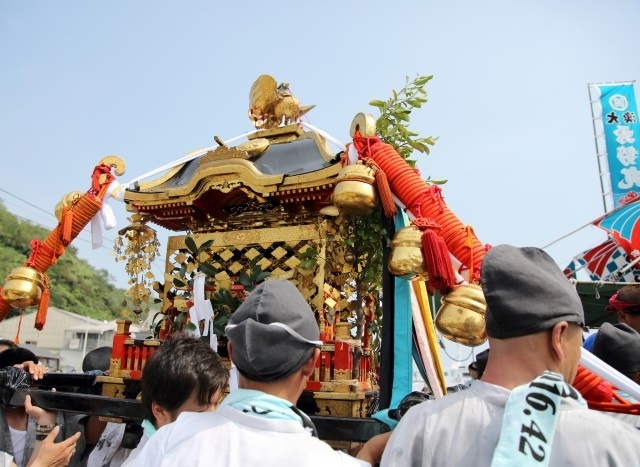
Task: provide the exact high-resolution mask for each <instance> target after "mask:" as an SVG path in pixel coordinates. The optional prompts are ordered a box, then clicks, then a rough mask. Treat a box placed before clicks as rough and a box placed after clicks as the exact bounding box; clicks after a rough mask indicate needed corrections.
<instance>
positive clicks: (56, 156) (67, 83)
mask: <svg viewBox="0 0 640 467" xmlns="http://www.w3.org/2000/svg"><path fill="white" fill-rule="evenodd" d="M638 24H640V3H638V2H637V1H633V0H610V1H606V2H605V1H594V0H583V1H578V0H565V1H563V2H557V1H551V0H540V1H528V2H513V1H507V0H504V1H499V0H488V1H484V2H476V1H471V0H462V1H457V2H453V1H448V2H445V1H440V2H433V1H396V2H384V3H382V2H375V1H367V2H365V1H347V2H337V1H333V0H329V1H325V2H315V3H313V4H311V3H310V2H295V3H290V4H282V3H280V4H278V3H266V2H242V1H239V2H224V3H220V2H211V1H194V0H187V1H182V2H168V1H147V0H139V1H136V2H129V1H118V0H116V1H110V2H64V1H59V2H45V1H32V2H1V3H0V63H1V64H2V67H1V68H0V156H1V158H2V159H1V160H2V162H3V168H2V170H1V171H0V188H1V189H2V190H3V191H2V192H0V197H1V198H2V199H3V200H4V202H5V205H6V206H7V207H8V208H9V209H10V210H11V211H13V212H16V213H17V214H19V215H21V216H22V217H25V218H27V219H31V220H33V221H34V222H38V223H41V224H44V225H46V226H49V227H52V226H53V225H54V222H55V221H54V218H53V217H52V216H50V215H47V214H45V213H44V212H42V211H40V210H39V209H35V208H33V207H31V206H29V205H27V204H25V203H23V202H22V201H19V200H18V199H17V198H15V196H17V197H19V198H22V199H24V200H26V201H28V202H29V203H31V204H34V205H36V206H38V207H40V208H42V209H44V210H45V211H47V212H53V208H54V206H55V204H56V203H57V202H58V201H59V200H60V199H61V198H62V196H63V195H64V194H66V193H68V192H70V191H74V190H78V191H86V189H88V188H89V184H90V179H89V177H90V174H91V171H92V169H93V167H94V165H95V164H96V163H97V162H98V161H99V160H100V159H101V158H102V157H104V156H106V155H109V154H117V155H119V156H120V157H122V158H123V159H124V160H125V161H126V162H127V164H128V168H127V173H126V174H125V175H124V176H123V177H121V178H120V181H121V182H125V181H128V180H130V179H133V178H135V177H137V176H139V175H141V174H143V173H145V172H147V171H149V170H151V169H153V168H155V167H158V166H160V165H162V164H165V163H167V162H170V161H173V160H175V159H178V158H179V157H181V156H183V155H185V154H186V153H188V152H190V151H192V150H194V149H197V148H202V147H207V146H211V145H212V144H214V141H213V136H214V135H218V136H220V137H221V138H222V139H223V140H226V139H229V138H231V137H233V136H236V135H239V134H241V133H244V132H246V131H248V130H250V129H251V128H252V127H251V123H250V121H249V120H248V118H247V108H248V93H249V88H250V87H251V84H252V83H253V81H254V80H255V79H256V78H257V76H259V75H260V74H263V73H268V74H271V75H273V76H274V77H275V78H276V79H277V80H278V81H287V82H289V83H290V84H291V90H292V91H293V92H294V94H295V95H296V96H297V97H298V98H299V99H300V100H301V101H302V103H303V104H316V108H315V109H314V110H312V111H311V112H310V113H309V114H308V120H309V122H310V123H311V124H313V125H315V126H317V127H319V128H322V129H324V130H325V131H327V132H328V133H329V134H331V135H333V136H334V137H336V138H338V139H340V140H342V141H345V142H346V141H347V140H348V136H349V125H350V123H351V120H352V118H353V117H354V115H355V114H356V113H358V112H361V111H365V112H371V113H374V112H375V109H373V108H371V107H369V106H368V102H369V101H370V100H372V99H385V98H387V97H388V96H389V95H390V93H391V89H393V88H396V89H398V88H400V87H401V86H402V85H403V84H404V79H405V76H406V75H409V76H415V75H416V74H429V75H434V79H433V80H432V81H431V82H430V83H429V84H428V87H427V89H428V92H429V102H428V103H427V104H426V105H425V106H424V107H423V108H422V109H420V110H418V111H416V112H415V113H414V114H413V115H412V128H413V129H414V130H416V131H419V132H420V133H421V135H422V136H429V135H432V136H437V137H439V139H438V142H437V144H436V146H435V147H434V148H433V151H432V153H431V155H429V156H421V157H420V158H419V163H418V166H419V168H420V170H421V173H422V174H423V175H424V177H425V178H426V177H427V176H429V175H430V176H432V177H434V178H446V179H448V180H449V182H448V183H447V184H446V185H445V186H444V187H443V189H444V196H445V199H446V201H447V203H448V205H449V207H450V208H451V209H452V210H453V212H454V213H456V215H457V216H458V217H459V218H460V219H461V220H462V221H463V222H464V223H465V224H469V225H472V226H473V227H474V229H475V232H476V234H477V235H478V237H479V238H480V240H481V241H482V242H483V243H489V244H493V245H496V244H500V243H511V244H515V245H518V246H529V245H533V246H543V245H546V244H548V243H550V242H552V241H553V240H555V239H557V238H559V237H561V236H563V235H564V234H566V233H568V232H571V231H573V230H574V229H576V228H578V227H580V226H582V225H584V224H586V223H587V222H589V221H590V220H592V219H595V218H596V217H598V216H600V215H601V214H602V213H603V203H602V200H601V193H600V183H599V179H598V165H597V160H596V156H595V146H594V137H593V130H592V124H591V114H590V107H589V99H588V93H587V84H588V83H592V82H603V81H629V80H637V79H639V78H640V61H638V59H637V57H638V55H637V44H638V32H637V25H638ZM7 193H9V194H7ZM12 195H13V196H12ZM111 204H112V205H114V209H115V211H116V215H117V217H118V218H119V220H120V223H119V227H122V226H124V225H126V217H127V213H126V212H125V210H124V206H123V205H117V204H116V203H114V202H112V203H111ZM114 234H115V231H111V232H108V233H107V237H108V238H113V236H114ZM163 236H166V233H163V232H161V239H162V238H163ZM82 238H84V239H85V240H88V239H89V235H88V233H84V234H83V235H82ZM82 238H81V239H78V240H77V241H76V242H75V246H77V247H78V248H79V249H80V251H81V256H83V257H84V258H86V259H88V260H89V261H90V262H91V264H93V265H94V266H96V267H100V268H104V269H107V270H109V271H110V273H111V274H112V275H113V276H114V278H115V280H116V282H117V284H118V285H120V286H123V287H124V286H125V285H126V276H125V274H124V267H123V265H122V264H118V263H115V262H114V261H113V259H112V258H111V255H110V251H109V248H102V249H98V250H95V251H91V249H90V246H89V244H88V243H87V242H86V241H83V239H82ZM604 238H605V236H604V233H602V232H601V231H599V230H597V229H595V228H589V229H584V230H583V231H581V232H580V233H579V234H577V235H573V236H571V237H570V238H569V239H567V240H564V241H562V242H558V243H557V244H556V245H554V246H553V247H551V248H549V249H548V252H549V253H550V254H551V255H552V256H553V257H554V258H555V259H556V261H557V262H558V263H559V264H560V265H561V266H565V265H566V264H567V263H568V262H569V260H570V259H571V257H572V256H574V255H575V254H577V253H579V252H580V251H582V250H585V249H587V248H589V247H590V246H593V245H595V244H597V243H599V242H600V241H602V240H603V239H604ZM163 244H166V243H165V242H163ZM105 245H106V246H107V247H110V246H111V243H109V242H106V243H105ZM158 264H159V267H157V268H155V270H154V272H156V273H159V272H160V270H161V269H162V264H163V263H162V261H159V263H158Z"/></svg>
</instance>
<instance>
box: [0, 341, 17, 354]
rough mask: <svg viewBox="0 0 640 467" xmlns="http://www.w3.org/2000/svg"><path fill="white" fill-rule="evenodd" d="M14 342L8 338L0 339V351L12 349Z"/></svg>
mask: <svg viewBox="0 0 640 467" xmlns="http://www.w3.org/2000/svg"><path fill="white" fill-rule="evenodd" d="M15 346H16V344H15V342H13V341H12V340H9V339H0V352H4V351H5V350H7V349H12V348H13V347H15Z"/></svg>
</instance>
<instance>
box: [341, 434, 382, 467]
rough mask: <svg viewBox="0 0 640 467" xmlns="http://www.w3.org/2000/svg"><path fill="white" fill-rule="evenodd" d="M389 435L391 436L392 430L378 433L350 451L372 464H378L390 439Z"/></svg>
mask: <svg viewBox="0 0 640 467" xmlns="http://www.w3.org/2000/svg"><path fill="white" fill-rule="evenodd" d="M389 437H391V432H390V431H389V432H387V433H382V434H380V435H376V436H374V437H373V438H371V439H370V440H369V441H367V442H366V443H364V444H362V445H359V446H356V447H355V448H353V449H352V450H351V451H350V452H349V453H350V454H351V455H355V457H357V458H358V459H360V460H363V461H365V462H368V463H369V464H371V465H376V464H378V463H379V462H380V460H381V459H382V453H383V452H384V448H385V446H386V445H387V442H388V441H389Z"/></svg>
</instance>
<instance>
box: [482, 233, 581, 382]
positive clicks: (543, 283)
mask: <svg viewBox="0 0 640 467" xmlns="http://www.w3.org/2000/svg"><path fill="white" fill-rule="evenodd" d="M481 284H482V290H483V291H484V295H485V299H486V301H487V310H486V328H487V335H488V336H489V338H490V339H492V340H497V341H504V342H506V343H507V344H506V345H507V347H509V346H510V344H509V342H510V340H511V339H516V338H519V339H521V340H522V339H523V338H525V337H528V336H537V337H536V339H539V340H541V343H542V344H543V346H544V348H543V349H540V350H541V351H544V352H546V354H545V355H548V360H549V361H548V362H544V363H545V364H547V365H548V366H549V367H548V368H546V369H550V370H553V371H558V372H560V373H562V374H563V376H564V377H565V380H567V381H572V380H573V378H574V376H575V371H576V369H577V365H578V361H579V359H580V345H581V342H582V328H583V326H584V311H583V309H582V303H581V302H580V298H579V297H578V294H577V292H576V291H575V288H574V287H573V285H572V284H571V283H570V282H569V281H568V280H567V278H566V277H565V276H564V274H563V273H562V271H561V270H560V268H558V266H557V265H556V264H555V262H554V261H553V259H551V257H550V256H549V255H548V254H547V253H545V252H544V251H542V250H541V249H539V248H533V247H525V248H516V247H513V246H510V245H499V246H496V247H494V248H492V249H491V250H489V251H488V252H487V255H486V256H485V258H484V260H483V262H482V273H481ZM498 344H499V345H498V346H494V345H493V344H492V345H491V348H492V353H491V354H490V355H489V361H491V357H492V355H493V351H494V350H496V349H494V347H500V349H503V348H504V347H505V344H503V343H500V342H498ZM511 347H513V350H514V351H515V350H517V349H518V347H520V348H521V346H520V345H518V344H515V345H513V346H511ZM525 355H526V353H525Z"/></svg>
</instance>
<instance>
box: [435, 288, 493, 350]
mask: <svg viewBox="0 0 640 467" xmlns="http://www.w3.org/2000/svg"><path fill="white" fill-rule="evenodd" d="M441 301H442V306H441V307H440V309H439V310H438V313H437V315H436V320H435V325H436V328H437V329H438V331H440V333H441V334H442V335H443V336H444V337H446V338H447V339H449V340H451V341H453V342H458V343H460V344H462V345H466V346H469V347H475V346H477V345H480V344H483V343H484V342H485V341H486V340H487V333H486V330H485V320H484V315H485V312H486V310H487V302H486V301H485V299H484V294H483V293H482V288H481V287H480V286H478V285H475V284H463V285H457V286H455V287H454V288H453V290H452V291H451V292H450V293H448V294H447V295H445V296H444V297H442V300H441Z"/></svg>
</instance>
